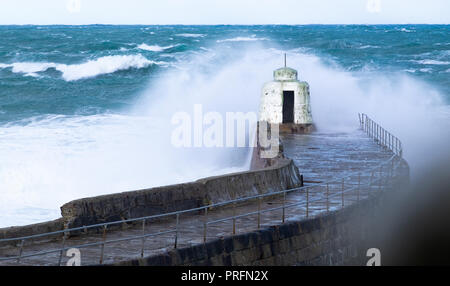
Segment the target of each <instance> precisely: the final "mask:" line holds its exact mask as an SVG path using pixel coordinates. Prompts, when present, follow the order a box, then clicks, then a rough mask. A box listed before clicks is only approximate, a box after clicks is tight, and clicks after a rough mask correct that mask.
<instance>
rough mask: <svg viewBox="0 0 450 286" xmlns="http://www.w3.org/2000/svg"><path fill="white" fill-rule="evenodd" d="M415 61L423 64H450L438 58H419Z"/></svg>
mask: <svg viewBox="0 0 450 286" xmlns="http://www.w3.org/2000/svg"><path fill="white" fill-rule="evenodd" d="M414 62H416V63H419V64H423V65H450V62H446V61H438V60H419V61H414Z"/></svg>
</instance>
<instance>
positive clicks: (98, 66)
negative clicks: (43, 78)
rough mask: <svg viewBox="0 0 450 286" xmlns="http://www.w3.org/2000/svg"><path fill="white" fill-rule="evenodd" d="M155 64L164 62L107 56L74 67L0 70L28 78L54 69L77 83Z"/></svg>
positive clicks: (27, 65) (38, 64)
mask: <svg viewBox="0 0 450 286" xmlns="http://www.w3.org/2000/svg"><path fill="white" fill-rule="evenodd" d="M153 64H163V62H155V61H151V60H148V59H147V58H145V57H144V56H142V55H139V54H138V55H124V56H119V55H117V56H105V57H101V58H98V59H96V60H90V61H87V62H85V63H81V64H73V65H67V64H59V63H46V62H19V63H13V64H0V68H12V72H14V73H23V74H25V75H27V76H38V74H37V73H38V72H44V71H46V70H48V69H51V68H54V69H56V70H57V71H60V72H61V73H62V78H63V79H64V80H65V81H76V80H80V79H85V78H92V77H96V76H99V75H103V74H110V73H114V72H117V71H121V70H127V69H130V68H136V69H140V68H146V67H148V66H150V65H153Z"/></svg>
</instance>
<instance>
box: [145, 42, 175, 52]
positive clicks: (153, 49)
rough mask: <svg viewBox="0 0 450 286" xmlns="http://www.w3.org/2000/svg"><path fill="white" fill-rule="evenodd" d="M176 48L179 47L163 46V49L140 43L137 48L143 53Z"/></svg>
mask: <svg viewBox="0 0 450 286" xmlns="http://www.w3.org/2000/svg"><path fill="white" fill-rule="evenodd" d="M177 46H179V45H170V46H165V47H161V46H158V45H152V46H149V45H147V44H145V43H142V44H140V45H139V46H138V49H140V50H144V51H150V52H162V51H164V50H167V49H171V48H175V47H177Z"/></svg>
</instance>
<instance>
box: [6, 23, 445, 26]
mask: <svg viewBox="0 0 450 286" xmlns="http://www.w3.org/2000/svg"><path fill="white" fill-rule="evenodd" d="M381 25H386V26H388V25H450V23H376V24H374V23H371V24H368V23H351V24H348V23H347V24H346V23H328V24H321V23H308V24H280V23H277V24H101V23H90V24H30V23H28V24H0V26H381Z"/></svg>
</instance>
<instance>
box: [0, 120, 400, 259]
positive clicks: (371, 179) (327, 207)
mask: <svg viewBox="0 0 450 286" xmlns="http://www.w3.org/2000/svg"><path fill="white" fill-rule="evenodd" d="M360 123H361V127H362V128H363V130H364V131H366V132H367V133H368V134H369V135H370V136H371V137H372V138H374V139H375V140H376V141H378V142H379V143H381V144H382V145H383V146H384V147H386V148H388V149H389V150H391V151H392V153H393V154H392V156H391V157H390V158H389V159H388V160H387V161H385V162H382V163H381V164H379V165H377V166H376V167H373V168H368V169H367V170H364V171H361V172H353V173H351V174H349V175H347V176H345V177H342V178H338V179H333V180H330V181H327V182H324V183H319V184H315V185H311V186H303V187H298V188H292V189H288V190H282V191H276V192H270V193H265V194H259V195H254V196H249V197H244V198H239V199H234V200H230V201H225V202H220V203H215V204H210V205H207V206H202V207H198V208H193V209H188V210H182V211H176V212H171V213H165V214H159V215H152V216H146V217H140V218H133V219H127V220H121V221H115V222H108V223H101V224H94V225H89V226H82V227H76V228H70V229H65V230H61V231H55V232H49V233H43V234H36V235H31V236H24V237H18V238H8V239H0V243H2V242H18V249H17V251H18V253H17V255H12V256H8V257H0V262H1V261H11V260H16V262H17V263H20V262H21V261H22V260H23V259H25V258H30V257H36V256H44V255H47V254H55V253H56V254H58V255H57V261H55V262H56V265H61V262H62V257H63V253H64V252H65V251H67V250H69V249H72V248H78V249H82V248H87V247H93V246H98V247H100V255H99V257H98V263H99V264H103V263H104V256H105V245H107V244H112V243H118V242H123V241H131V240H141V241H142V242H141V249H140V256H141V257H144V256H145V242H146V239H147V238H150V237H157V236H161V235H167V234H172V235H173V248H177V247H178V245H179V240H180V236H181V233H180V217H181V216H183V215H188V214H191V215H195V214H197V216H198V213H199V212H201V213H203V214H202V215H200V217H201V219H200V220H198V221H199V223H200V225H199V230H200V229H202V230H203V231H202V232H201V234H200V232H199V236H200V235H201V236H202V241H203V242H206V241H207V237H208V236H207V234H208V230H209V229H210V227H211V226H212V225H214V224H219V223H224V222H231V223H232V228H231V230H230V234H233V235H234V234H236V233H237V227H238V226H237V223H238V220H240V219H243V218H246V217H249V216H257V223H256V225H255V228H256V229H259V228H260V227H261V220H262V215H263V214H266V213H271V212H275V211H281V216H280V218H279V222H280V223H284V222H286V220H287V216H288V214H287V211H288V210H289V209H293V208H296V210H294V213H295V215H296V216H297V217H298V214H299V213H300V214H302V215H304V217H305V218H310V217H311V214H312V212H313V210H314V209H313V207H312V206H313V204H316V205H315V208H317V204H320V206H321V207H322V209H323V211H322V212H319V213H323V212H330V211H333V210H338V209H341V208H344V207H345V206H346V202H347V203H348V202H349V200H350V199H352V200H353V201H356V202H357V201H359V200H360V199H361V198H362V197H363V196H364V195H365V196H369V195H370V194H371V193H373V192H377V191H378V192H380V191H382V190H383V189H385V188H386V187H389V186H390V184H391V183H392V180H393V179H395V176H396V173H397V169H398V167H399V166H400V165H401V158H400V156H401V154H402V149H401V142H400V141H399V140H398V139H397V138H396V137H395V136H392V135H390V133H388V132H386V131H385V130H384V129H382V128H380V127H379V125H378V124H376V123H375V122H373V121H372V120H371V119H370V118H369V117H367V115H365V114H362V115H360ZM369 126H370V127H369ZM374 130H379V131H380V132H381V133H376V132H375V131H374ZM381 130H382V131H381ZM377 132H378V131H377ZM380 134H389V135H388V136H386V137H380V136H383V135H380ZM382 138H383V139H382ZM385 138H391V139H385ZM386 140H387V141H386ZM389 140H392V141H389ZM317 190H319V191H317ZM332 190H333V192H334V193H333V192H332ZM321 191H322V192H321ZM295 194H297V195H302V196H304V197H301V201H297V202H294V203H289V200H288V196H290V197H291V196H293V195H295ZM313 195H315V196H316V198H311V197H312V196H313ZM269 198H271V199H272V200H273V199H275V200H278V201H280V200H281V202H280V204H281V205H280V206H276V207H271V208H268V209H262V208H261V202H262V201H263V200H264V199H269ZM250 202H256V203H257V205H258V207H257V210H255V211H250V212H245V211H244V212H242V213H239V214H237V213H236V208H237V206H238V205H239V204H243V203H250ZM333 205H334V207H333ZM221 207H232V211H233V215H231V216H226V217H222V218H219V219H209V214H210V213H211V210H213V211H214V212H215V213H217V209H218V208H221ZM245 209H246V208H245ZM164 218H165V219H170V218H172V219H175V226H173V227H171V228H169V229H168V230H165V231H159V232H154V233H147V232H146V225H147V223H148V222H150V221H152V220H158V219H164ZM129 223H134V224H137V223H140V224H141V234H140V235H134V236H130V237H125V238H118V239H109V240H108V239H107V231H108V228H109V227H110V226H113V225H121V224H129ZM88 229H97V230H101V232H102V235H101V241H97V242H90V243H81V244H79V245H71V246H67V241H68V237H69V236H70V234H71V233H76V232H80V231H85V232H86V233H87V230H88ZM54 236H60V237H61V240H60V241H61V246H60V247H58V248H55V249H50V250H45V251H38V252H34V253H24V248H25V246H26V242H27V241H30V240H35V239H40V238H44V237H54ZM136 256H139V254H136Z"/></svg>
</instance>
